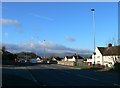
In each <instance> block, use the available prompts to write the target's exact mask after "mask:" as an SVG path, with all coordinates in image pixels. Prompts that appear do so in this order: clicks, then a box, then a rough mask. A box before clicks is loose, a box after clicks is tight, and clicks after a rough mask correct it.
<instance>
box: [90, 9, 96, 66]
mask: <svg viewBox="0 0 120 88" xmlns="http://www.w3.org/2000/svg"><path fill="white" fill-rule="evenodd" d="M91 12H92V13H93V31H94V52H93V55H94V66H95V55H96V53H95V40H96V38H95V36H96V30H95V9H94V8H92V9H91Z"/></svg>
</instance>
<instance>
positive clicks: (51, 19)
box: [0, 2, 118, 53]
mask: <svg viewBox="0 0 120 88" xmlns="http://www.w3.org/2000/svg"><path fill="white" fill-rule="evenodd" d="M1 8H2V18H1V19H0V20H1V21H0V22H1V23H0V24H1V25H2V36H0V37H2V40H1V41H0V42H1V43H2V44H6V45H7V46H8V49H9V50H11V51H14V52H16V51H24V50H29V51H34V52H39V53H40V52H43V48H44V46H45V48H46V52H49V53H57V52H58V53H60V52H61V53H66V52H73V53H76V52H77V53H92V51H93V50H94V43H93V41H94V40H93V37H94V30H93V18H92V17H93V14H92V12H91V8H94V9H95V23H96V46H107V44H108V43H113V44H117V37H118V3H117V2H4V3H2V7H1ZM44 40H45V41H44Z"/></svg>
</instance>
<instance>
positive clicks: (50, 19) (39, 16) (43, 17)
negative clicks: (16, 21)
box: [31, 13, 54, 21]
mask: <svg viewBox="0 0 120 88" xmlns="http://www.w3.org/2000/svg"><path fill="white" fill-rule="evenodd" d="M31 15H32V16H34V17H37V18H41V19H45V20H49V21H54V19H53V18H51V17H47V16H41V15H38V14H34V13H32V14H31Z"/></svg>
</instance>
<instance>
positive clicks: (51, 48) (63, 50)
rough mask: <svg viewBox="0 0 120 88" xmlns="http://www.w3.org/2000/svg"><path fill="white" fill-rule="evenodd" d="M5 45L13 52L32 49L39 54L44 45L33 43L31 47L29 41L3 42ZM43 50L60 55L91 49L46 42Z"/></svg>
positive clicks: (89, 51) (41, 52) (84, 51)
mask: <svg viewBox="0 0 120 88" xmlns="http://www.w3.org/2000/svg"><path fill="white" fill-rule="evenodd" d="M4 45H5V46H6V49H7V50H8V51H11V52H13V53H15V52H20V51H32V52H34V53H37V54H39V55H43V54H44V46H43V45H40V44H34V43H33V45H32V47H31V46H30V45H31V43H25V44H23V45H22V44H21V45H16V44H4ZM45 51H46V55H47V54H50V53H51V54H52V53H55V54H61V55H66V54H67V53H71V54H75V53H77V54H91V53H92V51H91V50H88V49H84V50H83V49H74V48H69V47H66V46H63V45H59V44H53V45H52V44H51V45H50V44H49V43H47V44H46V46H45Z"/></svg>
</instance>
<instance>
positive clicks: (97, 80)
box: [77, 75, 98, 81]
mask: <svg viewBox="0 0 120 88" xmlns="http://www.w3.org/2000/svg"><path fill="white" fill-rule="evenodd" d="M77 76H79V77H83V78H88V79H91V80H95V81H98V79H95V78H92V77H88V76H84V75H77Z"/></svg>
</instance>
